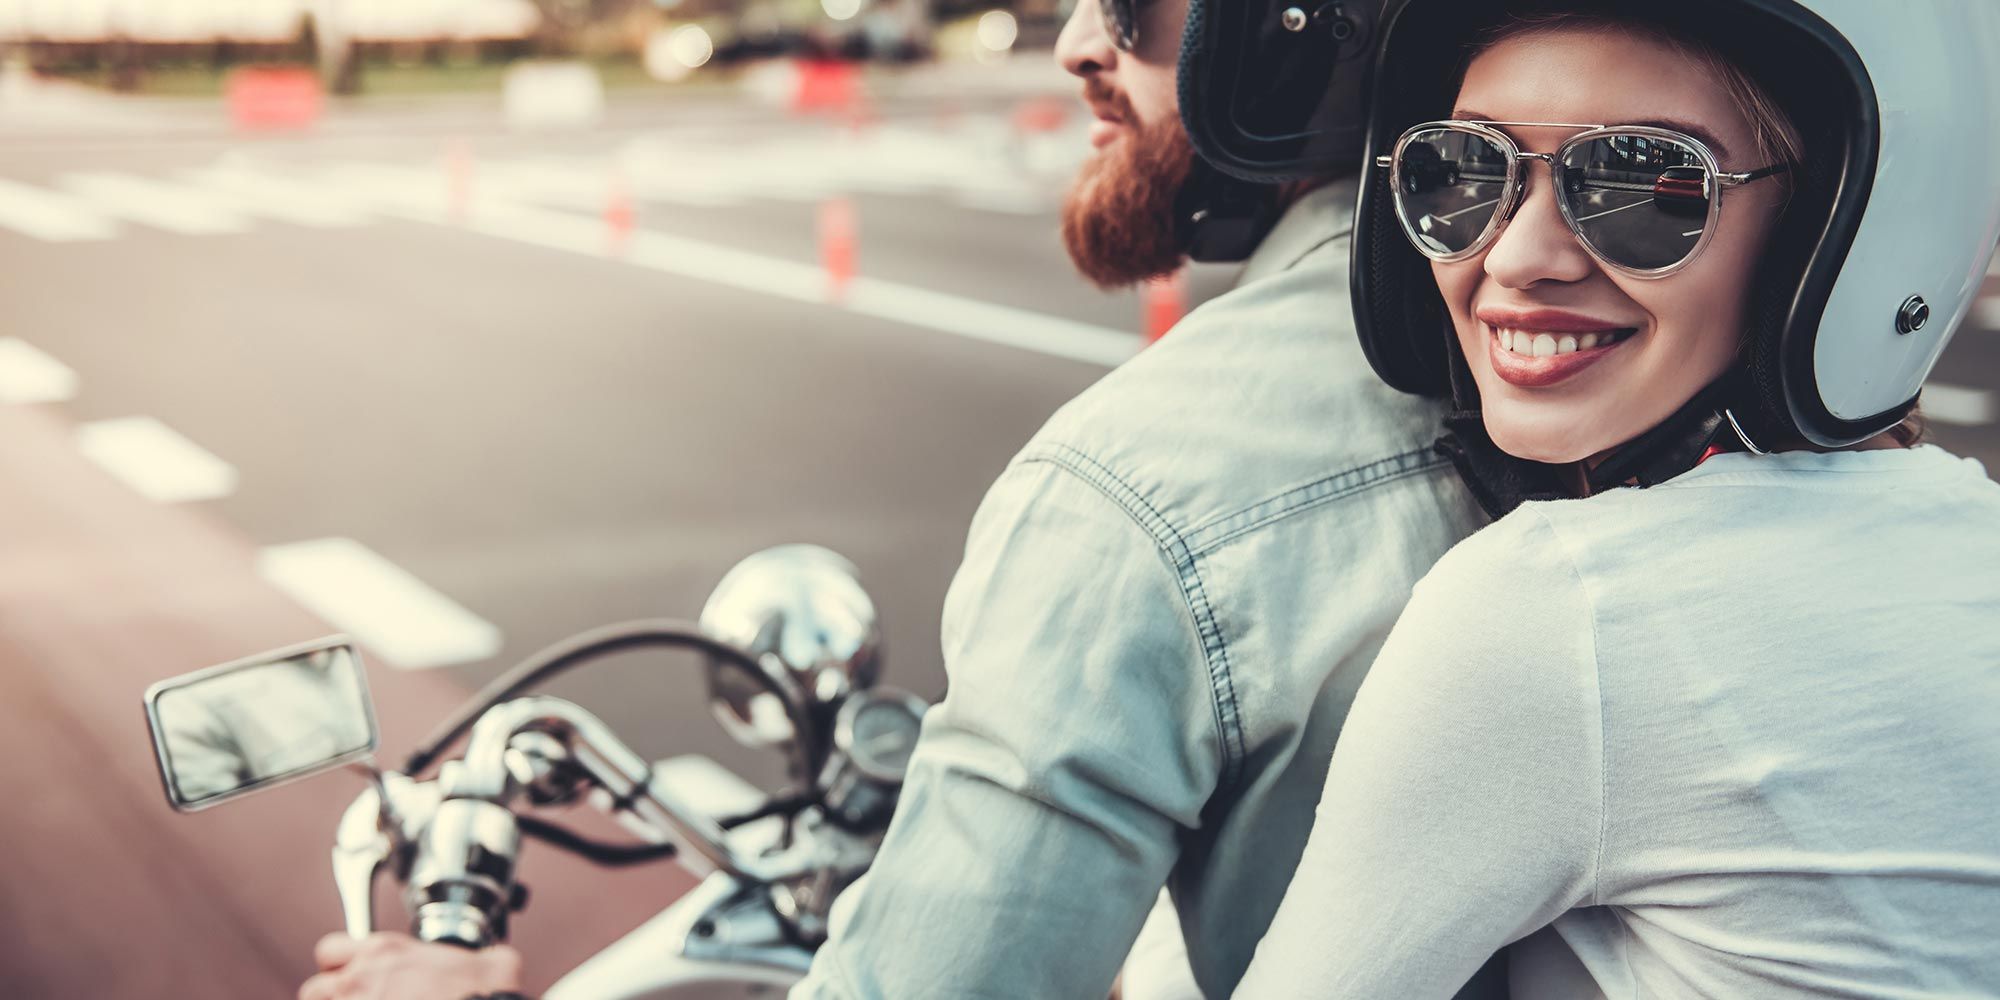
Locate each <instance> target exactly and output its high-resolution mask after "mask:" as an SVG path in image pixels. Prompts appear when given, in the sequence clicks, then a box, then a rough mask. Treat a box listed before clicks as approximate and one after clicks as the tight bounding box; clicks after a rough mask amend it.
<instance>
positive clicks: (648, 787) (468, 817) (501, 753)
mask: <svg viewBox="0 0 2000 1000" xmlns="http://www.w3.org/2000/svg"><path fill="white" fill-rule="evenodd" d="M880 634H881V633H880V627H879V624H878V621H877V617H876V612H875V606H874V603H873V602H872V601H871V600H870V598H869V596H868V594H867V593H866V591H864V590H863V589H862V587H861V585H860V583H859V580H858V578H857V575H856V573H855V570H854V567H853V566H852V565H851V564H850V563H848V562H847V560H845V559H843V558H841V557H840V556H838V555H836V554H834V553H832V552H830V551H828V550H826V549H822V548H818V547H815V546H807V545H792V546H781V547H779V548H776V549H769V550H765V551H763V552H760V553H757V554H755V555H752V556H751V557H749V558H748V559H745V560H744V561H743V562H741V563H739V564H737V565H736V566H735V567H734V568H733V569H731V570H730V571H729V573H728V574H726V575H725V576H724V577H723V579H722V581H721V582H720V583H719V584H718V585H717V587H716V590H715V591H714V593H713V594H712V595H711V596H710V597H709V600H708V602H707V603H706V605H705V606H704V607H703V609H702V612H701V615H700V617H699V618H698V619H697V620H696V621H694V622H685V621H675V620H664V619H663V620H647V621H636V622H628V623H624V624H620V625H612V626H609V627H606V628H601V629H598V630H595V631H592V632H588V633H585V634H583V635H579V636H576V637H575V638H572V639H570V640H567V641H565V642H563V643H560V644H558V645H556V646H554V647H551V648H550V649H547V650H544V651H543V652H541V653H538V654H537V655H535V656H533V657H530V658H529V659H528V660H526V661H524V662H523V663H521V664H520V665H519V666H517V667H515V668H513V669H512V670H509V671H507V672H506V673H505V674H503V675H501V676H500V677H499V678H497V679H496V680H495V681H493V682H492V683H491V684H489V685H488V686H487V687H486V688H485V689H483V690H481V691H480V692H479V693H477V694H476V695H474V696H473V698H472V699H471V700H470V701H469V702H467V703H466V704H465V705H464V706H463V707H462V708H461V709H459V710H458V711H457V712H455V713H454V714H453V716H452V717H451V718H449V719H447V720H445V721H444V722H443V723H441V724H440V725H439V726H438V727H437V728H436V730H435V731H433V733H432V734H431V735H429V736H428V737H426V738H425V739H424V740H423V741H422V743H421V745H420V746H419V747H418V749H417V750H416V751H414V752H413V753H412V754H411V755H410V757H409V758H408V760H407V761H406V762H405V764H404V766H403V768H402V770H401V771H388V770H383V769H381V768H379V767H378V766H376V765H375V764H374V763H373V754H374V752H375V750H376V749H377V747H378V745H379V742H380V734H379V731H378V729H377V727H376V722H375V715H374V709H373V707H372V704H371V703H370V701H369V698H368V693H367V684H366V679H365V676H364V674H363V671H362V668H361V659H360V654H359V653H358V652H357V651H356V649H355V647H354V646H353V644H352V643H351V642H350V641H349V640H347V639H346V638H345V637H343V636H333V637H330V638H327V639H322V640H318V641H315V642H310V643H305V644H303V645H299V646H293V647H288V648H285V649H280V650H275V651H272V652H269V653H264V654H260V655H257V656H253V657H249V658H246V659H243V660H238V661H235V662H232V663H226V664H222V665H220V666H216V667H210V668H207V669H205V670H199V671H196V672H194V673H191V674H187V675H184V676H181V677H176V678H172V679H169V680H165V681H161V682H160V683H158V684H155V685H153V686H152V687H151V688H150V689H148V691H147V692H146V712H147V719H148V722H149V723H150V725H151V728H152V735H153V743H154V749H155V751H156V757H157V759H158V762H159V765H160V775H161V780H162V784H163V785H164V787H165V790H166V794H167V799H168V801H169V803H170V804H171V805H172V806H173V807H174V808H176V809H178V810H181V811H195V810H200V809H206V808H208V807H210V806H214V805H217V804H220V803H222V802H225V801H229V800H231V799H235V798H237V797H240V796H242V795H246V794H250V793H252V792H256V791H260V790H263V789H266V788H269V787H272V786H274V785H277V784H281V783H286V782H290V781H294V780H298V779H301V778H305V777H308V776H311V775H315V774H319V773H323V772H325V771H328V770H332V769H335V768H340V767H344V766H354V767H359V768H360V769H362V770H363V771H365V773H367V775H368V776H369V779H370V782H369V786H368V787H367V788H366V789H364V790H363V791H362V792H361V793H360V795H359V796H357V797H356V798H355V800H354V802H353V803H352V804H351V805H349V806H348V808H347V810H346V812H345V813H344V814H343V817H342V819H341V820H340V822H339V825H338V829H337V830H336V831H335V835H334V846H333V849H332V863H333V877H334V883H335V886H336V888H337V890H338V893H339V897H340V901H341V907H342V910H343V911H344V913H345V918H346V928H347V931H348V933H350V934H353V935H356V936H365V935H367V934H369V933H371V932H372V931H374V930H375V929H376V928H377V926H378V923H377V920H376V916H375V913H374V902H373V901H374V891H375V885H376V882H377V880H378V879H379V878H380V876H381V875H382V874H383V873H385V872H386V873H388V874H389V875H390V877H392V878H394V879H395V880H396V881H398V882H399V883H401V885H402V892H401V896H402V899H403V902H404V904H405V906H406V908H407V909H408V910H409V913H410V923H409V926H410V928H411V932H412V933H413V934H414V935H415V936H416V937H417V938H419V939H421V940H424V941H433V942H447V943H451V944H456V945H462V946H464V947H468V948H482V947H486V946H489V945H493V944H497V943H499V942H502V941H505V940H506V939H507V925H508V917H509V915H510V914H511V913H513V912H515V911H518V910H519V909H521V908H522V907H523V906H525V905H526V894H525V891H524V889H523V888H522V887H521V886H520V885H519V884H518V882H517V881H516V880H515V877H514V875H515V871H516V867H517V862H518V860H519V858H520V856H521V851H522V849H523V846H524V843H525V841H527V840H534V841H539V842H540V843H542V844H545V845H547V846H549V847H551V848H555V849H560V850H565V851H570V852H572V853H575V854H578V855H580V856H582V857H584V858H587V859H589V860H590V861H592V862H595V863H598V864H601V865H611V866H618V865H632V864H642V863H650V862H655V861H661V860H666V859H673V860H674V861H676V862H677V863H679V864H681V865H683V866H685V867H687V868H688V869H689V870H691V871H692V872H694V873H695V874H697V875H698V876H701V881H700V882H699V884H698V885H697V886H696V887H695V888H694V889H693V890H691V891H690V892H688V893H687V894H686V895H685V896H683V897H681V898H680V899H679V900H677V901H675V902H674V903H673V904H672V905H669V906H667V907H666V908H665V909H664V910H662V911H661V912H660V913H659V914H658V915H657V916H655V917H653V918H652V919H651V920H648V921H647V922H646V923H644V924H642V925H641V926H640V927H638V928H637V929H635V930H634V931H632V932H631V933H630V934H628V935H626V936H625V937H624V938H622V939H620V940H618V941H617V942H614V943H613V944H612V945H611V946H610V947H608V948H606V949H604V950H603V951H602V952H599V953H598V954H596V955H595V956H593V957H592V958H590V959H589V960H587V961H586V962H584V963H583V964H582V965H580V966H578V967H577V968H576V969H574V970H572V971H571V972H570V973H569V974H567V975H566V976H564V977H563V978H562V979H561V980H560V981H558V982H557V983H556V984H555V985H554V986H553V987H552V988H550V989H549V990H548V991H547V992H546V993H545V994H544V997H545V1000H735V998H750V997H771V996H777V995H781V993H782V991H784V990H786V989H788V988H789V987H790V986H791V985H793V984H794V983H796V982H797V981H798V980H799V979H801V978H803V976H804V974H805V972H806V969H807V967H808V966H809V965H810V964H811V961H812V956H813V952H814V949H815V948H817V947H818V945H819V944H820V943H821V942H823V941H824V940H825V938H826V929H827V917H828V914H829V912H830V910H831V908H832V906H833V902H834V900H835V899H836V898H838V896H839V894H840V892H841V891H842V890H843V889H845V888H846V887H847V886H849V885H850V884H852V883H853V881H854V880H855V879H856V878H858V877H859V876H860V875H861V874H862V872H864V871H866V870H867V868H868V866H869V863H870V862H871V861H872V860H873V859H874V856H875V851H876V848H877V847H878V846H879V844H880V841H881V837H882V834H883V832H884V831H885V830H886V829H887V826H888V822H889V818H890V816H891V814H892V813H893V812H894V810H895V806H896V799H897V794H898V792H899V791H900V788H901V784H902V780H903V774H904V771H905V769H906V768H907V766H908V764H909V759H910V754H911V752H912V750H913V749H914V747H915V744H916V739H917V733H918V729H919V727H920V725H921V723H922V719H923V715H924V711H925V709H926V708H927V705H926V703H925V702H924V701H923V700H922V699H920V698H918V697H916V696H915V695H912V694H909V693H907V692H903V691H899V690H896V689H894V688H890V687H885V686H880V685H878V684H877V683H876V681H877V678H878V675H879V673H880V667H881V663H880ZM640 648H668V649H682V650H694V651H697V652H699V653H701V654H703V656H702V658H701V661H700V662H701V663H703V664H704V668H705V673H706V677H707V683H708V695H709V700H710V706H711V708H712V710H713V712H714V715H715V717H716V719H717V721H718V722H719V723H720V724H721V725H722V727H723V729H724V730H725V731H726V732H728V733H729V734H730V735H731V736H732V737H734V738H735V739H736V740H737V741H739V742H741V743H744V744H746V745H748V746H752V747H758V748H765V749H770V750H774V751H777V752H779V753H782V754H785V755H786V756H787V758H788V761H789V763H788V773H789V775H790V776H791V790H789V791H786V792H781V793H779V794H776V795H766V794H765V793H763V792H760V791H759V790H757V789H756V788H755V787H753V786H751V785H750V784H748V783H747V782H744V781H743V780H742V779H740V778H738V777H736V776H735V775H734V774H732V773H730V772H729V771H727V770H726V769H724V768H723V767H722V766H721V765H719V764H716V763H715V762H714V761H712V760H709V759H708V758H705V757H700V756H695V755H690V756H682V757H675V758H670V759H668V760H664V761H658V762H649V761H647V760H645V759H643V758H642V757H640V756H639V755H638V754H636V753H635V752H633V751H632V750H631V749H630V748H629V747H628V746H627V745H626V744H625V743H624V742H622V741H620V740H619V738H618V736H617V735H616V734H615V733H613V732H612V731H611V730H610V729H609V728H608V727H607V726H606V725H605V724H604V723H603V722H601V721H600V720H599V719H598V718H597V717H596V716H594V715H592V714H591V713H590V712H588V711H586V710H585V709H583V708H582V707H580V706H578V705H576V704H574V703H572V702H569V701H565V700H563V699H560V698H555V697H550V696H547V695H541V694H535V693H533V692H534V689H535V688H537V687H538V686H540V685H542V684H543V683H545V682H547V681H548V680H550V679H551V678H554V677H556V676H557V675H559V674H562V673H565V672H568V671H570V670H574V669H576V668H578V667H582V666H585V665H587V664H590V663H592V662H594V661H598V660H601V659H603V658H604V657H607V656H609V655H611V654H614V653H623V652H628V651H630V650H634V649H640ZM461 738H465V739H466V742H465V746H464V750H463V753H462V754H461V755H460V756H459V757H457V758H455V759H448V760H447V759H443V758H444V757H445V755H446V753H447V751H448V750H449V748H451V747H452V746H453V745H455V744H456V743H457V742H458V741H459V740H460V739H461ZM434 765H435V768H434ZM433 769H435V774H434V775H433V776H430V777H426V775H429V774H431V772H432V771H433ZM578 802H584V803H587V804H589V805H590V806H592V807H594V808H596V809H597V810H599V811H601V812H603V813H605V814H607V815H609V816H611V817H613V818H614V819H615V820H617V821H618V823H619V824H620V825H621V826H623V827H624V828H625V829H626V830H628V831H629V832H631V833H632V834H633V835H634V836H635V837H637V838H638V841H639V843H636V844H613V843H607V842H603V841H600V840H595V839H592V838H590V837H587V836H585V835H583V834H580V833H578V832H576V831H574V830H571V829H568V828H566V827H564V826H561V825H558V824H556V823H553V822H551V821H549V820H547V819H544V818H542V817H540V816H537V815H536V813H537V812H544V811H548V810H552V809H555V808H558V807H563V806H569V805H572V804H574V803H578Z"/></svg>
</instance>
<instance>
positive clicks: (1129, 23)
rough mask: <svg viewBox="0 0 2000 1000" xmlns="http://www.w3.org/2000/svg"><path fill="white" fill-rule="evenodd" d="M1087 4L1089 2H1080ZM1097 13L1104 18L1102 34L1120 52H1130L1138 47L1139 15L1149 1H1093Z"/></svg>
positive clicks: (1084, 0) (1085, 0)
mask: <svg viewBox="0 0 2000 1000" xmlns="http://www.w3.org/2000/svg"><path fill="white" fill-rule="evenodd" d="M1082 2H1085V3H1088V2H1091V0H1082ZM1095 2H1096V4H1097V12H1098V13H1099V14H1101V15H1103V17H1104V34H1105V35H1106V36H1108V37H1109V38H1110V39H1111V44H1112V45H1115V46H1117V47H1118V51H1120V52H1130V51H1132V50H1133V49H1135V48H1137V47H1138V46H1139V15H1140V14H1141V13H1142V12H1144V10H1145V8H1146V4H1147V3H1148V2H1149V0H1095Z"/></svg>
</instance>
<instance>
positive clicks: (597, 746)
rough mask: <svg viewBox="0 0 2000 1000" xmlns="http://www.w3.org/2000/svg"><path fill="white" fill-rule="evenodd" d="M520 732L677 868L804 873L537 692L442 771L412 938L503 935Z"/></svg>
mask: <svg viewBox="0 0 2000 1000" xmlns="http://www.w3.org/2000/svg"><path fill="white" fill-rule="evenodd" d="M529 732H533V733H540V734H543V735H546V736H548V737H551V738H553V739H554V740H555V741H556V743H557V744H558V745H560V746H561V747H562V749H563V751H564V752H565V753H566V755H567V759H568V760H569V761H570V762H571V763H573V764H574V765H575V766H577V767H578V768H580V769H581V770H582V772H583V773H584V774H585V775H586V776H588V778H589V780H590V782H591V783H592V784H593V785H594V786H596V788H598V789H599V790H601V791H602V792H603V793H604V796H605V801H606V802H607V803H608V806H609V808H610V810H611V811H612V812H613V813H614V814H615V813H625V814H628V815H629V816H630V817H631V818H633V819H636V820H637V821H638V826H639V827H640V828H642V829H643V830H645V831H646V832H648V833H650V834H652V835H654V836H657V837H660V838H661V839H663V840H665V841H667V842H670V843H672V844H673V845H674V846H675V847H676V848H677V849H678V851H679V853H680V855H681V857H682V859H683V863H689V862H692V861H693V859H695V858H699V859H701V861H702V862H705V863H706V868H705V869H704V868H703V867H702V866H700V865H693V864H690V867H693V868H694V869H695V872H696V874H707V872H708V871H715V870H719V871H722V872H724V873H726V874H728V875H730V876H731V877H733V878H735V879H736V880H738V881H739V882H743V883H747V884H770V883H775V882H778V881H780V880H783V879H787V878H792V877H795V876H797V875H798V874H799V873H800V872H802V871H804V870H805V868H806V867H807V865H806V864H805V861H806V859H805V858H804V857H803V856H802V855H800V854H799V853H798V852H796V851H785V852H780V853H777V854H771V855H764V856H758V857H746V856H744V855H742V854H741V853H739V852H738V851H736V850H735V849H734V848H732V847H731V846H730V844H729V842H728V838H727V833H726V831H724V829H723V828H722V826H721V825H720V824H718V823H717V822H715V821H714V820H713V819H710V818H709V817H707V816H705V815H703V814H702V813H701V812H700V811H698V810H696V809H695V808H693V807H692V806H690V805H689V804H688V803H686V802H685V801H684V800H682V799H681V798H680V797H679V796H677V795H675V794H673V793H672V792H671V791H670V790H669V789H667V788H666V787H665V786H664V785H663V784H662V783H660V782H657V781H655V780H654V772H653V767H652V765H651V764H650V763H649V762H648V761H647V760H646V759H645V758H643V757H640V756H639V755H638V754H637V753H635V752H634V751H633V750H632V749H631V748H630V747H628V746H626V745H625V744H624V742H622V741H621V740H619V739H618V737H617V736H616V735H615V734H614V733H612V731H611V729H610V728H609V727H608V726H606V725H605V724H604V723H603V722H602V721H601V720H599V719H598V718H597V717H596V716H595V715H592V714H591V713H590V712H588V711H586V710H585V709H583V708H581V707H579V706H578V705H576V704H574V703H572V702H569V701H565V700H563V699H561V698H552V697H548V696H544V695H537V696H532V697H527V698H518V699H515V700H513V701H510V702H506V703H504V704H501V705H497V706H494V707H493V708H491V709H488V710H487V711H486V713H485V714H484V715H482V716H481V717H480V719H479V721H478V722H477V723H476V724H475V725H474V726H473V727H472V739H471V741H470V742H469V743H468V744H467V747H466V752H465V757H464V759H463V760H462V761H461V762H460V764H459V765H458V767H456V768H454V769H450V770H449V771H448V775H447V777H448V779H449V780H448V782H447V784H448V786H449V787H447V788H446V789H445V790H444V796H445V799H444V801H443V802H442V803H441V804H440V805H439V806H438V807H437V811H436V813H435V814H434V816H433V817H432V818H431V820H430V822H429V823H428V824H427V825H426V827H425V830H424V833H423V840H422V843H421V846H420V848H419V851H418V855H417V859H416V867H415V868H414V870H413V871H412V872H411V878H410V887H409V898H410V902H411V904H412V909H413V910H414V911H415V912H416V915H417V927H416V931H417V936H418V937H419V938H421V939H423V940H426V941H449V942H453V943H458V944H465V945H468V946H472V947H482V946H484V945H487V944H491V943H493V942H495V941H498V940H500V939H501V938H503V937H504V936H505V933H506V914H507V912H508V911H509V910H510V909H511V908H512V907H513V905H514V904H515V902H516V897H517V894H518V890H516V889H515V887H514V881H513V874H514V862H515V860H516V859H517V857H518V855H519V852H520V844H521V835H520V824H519V821H518V819H517V818H516V817H515V816H514V814H513V813H512V812H511V811H510V810H509V808H508V804H509V803H510V802H511V801H512V799H513V798H514V797H515V796H516V795H517V794H519V793H520V792H521V791H522V789H523V787H524V786H523V784H522V779H521V776H520V775H519V774H518V773H517V772H516V771H515V770H514V769H513V768H512V767H510V766H509V761H508V755H509V754H510V753H515V754H518V753H521V752H522V747H521V746H520V745H519V744H518V743H517V741H516V740H515V737H516V736H518V735H520V734H522V733H529ZM365 794H366V793H364V795H365ZM356 807H357V808H359V807H360V803H359V802H357V804H356ZM336 858H338V855H336ZM346 902H347V894H346V893H343V903H346ZM352 917H353V914H352V913H350V923H351V922H352Z"/></svg>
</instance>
